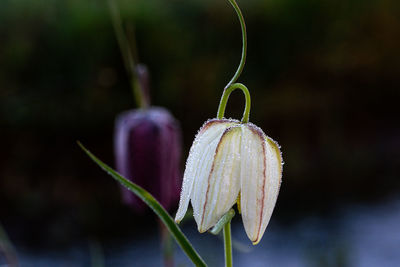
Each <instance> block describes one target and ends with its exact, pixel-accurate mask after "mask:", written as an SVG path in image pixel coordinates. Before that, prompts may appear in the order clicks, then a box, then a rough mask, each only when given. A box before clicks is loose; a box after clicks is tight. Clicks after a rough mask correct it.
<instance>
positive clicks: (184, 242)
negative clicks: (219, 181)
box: [78, 142, 207, 267]
mask: <svg viewBox="0 0 400 267" xmlns="http://www.w3.org/2000/svg"><path fill="white" fill-rule="evenodd" d="M78 145H79V146H80V147H81V149H82V150H83V151H84V152H85V153H86V154H87V155H88V156H89V157H90V158H91V159H92V160H93V161H94V162H95V163H96V164H97V165H98V166H99V167H101V168H102V169H103V170H104V171H106V172H107V173H108V174H109V175H111V176H112V177H113V178H114V179H115V180H117V181H118V182H119V183H120V184H121V185H123V186H124V187H126V188H127V189H128V190H129V191H131V192H133V193H134V194H135V195H136V196H138V197H139V198H140V199H142V200H143V201H144V203H146V204H147V206H149V207H150V208H151V209H152V210H153V211H154V213H156V214H157V216H158V217H159V218H160V220H161V221H162V222H163V223H164V225H165V226H166V227H167V229H168V230H169V232H170V233H171V234H172V236H173V237H174V238H175V240H176V242H177V243H178V244H179V246H180V247H181V248H182V250H183V251H184V252H185V253H186V255H187V256H188V257H189V258H190V260H191V261H192V262H193V263H194V264H195V265H196V266H200V267H203V266H207V265H206V263H205V262H204V261H203V259H202V258H201V257H200V255H199V254H198V253H197V252H196V250H195V249H194V248H193V246H192V244H191V243H190V242H189V240H188V239H187V238H186V236H185V235H184V234H183V232H182V231H181V229H180V228H179V226H178V225H177V224H176V223H175V221H174V219H173V218H172V217H171V216H170V215H169V214H168V212H167V211H166V210H165V209H164V208H163V207H162V206H161V204H160V203H159V202H158V201H157V200H156V199H155V198H154V197H153V196H152V195H151V194H150V193H149V192H148V191H146V190H145V189H143V188H142V187H140V186H138V185H137V184H134V183H132V182H131V181H129V180H127V179H126V178H124V177H122V176H121V175H120V174H118V173H117V172H116V171H115V170H113V169H112V168H111V167H109V166H108V165H106V164H105V163H104V162H102V161H101V160H100V159H98V158H97V157H96V156H95V155H93V154H92V153H91V152H90V151H89V150H87V149H86V148H85V147H84V146H83V145H82V144H81V143H79V142H78Z"/></svg>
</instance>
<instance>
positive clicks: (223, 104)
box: [217, 83, 251, 123]
mask: <svg viewBox="0 0 400 267" xmlns="http://www.w3.org/2000/svg"><path fill="white" fill-rule="evenodd" d="M236 89H240V90H242V92H243V94H244V97H245V100H246V104H245V108H244V112H243V117H242V123H248V122H249V116H250V106H251V98H250V92H249V89H247V87H246V86H245V85H244V84H241V83H234V84H231V85H229V86H228V87H227V88H225V89H224V92H223V93H222V97H221V101H220V102H219V106H218V113H217V118H218V119H222V118H223V117H224V115H225V108H226V104H227V103H228V99H229V96H230V95H231V93H232V92H233V91H234V90H236Z"/></svg>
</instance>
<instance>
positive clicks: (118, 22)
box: [108, 0, 148, 108]
mask: <svg viewBox="0 0 400 267" xmlns="http://www.w3.org/2000/svg"><path fill="white" fill-rule="evenodd" d="M108 4H109V8H110V13H111V20H112V24H113V26H114V31H115V36H116V38H117V41H118V45H119V49H120V51H121V55H122V60H123V61H124V65H125V69H126V71H127V73H128V76H129V79H130V83H131V87H132V93H133V97H134V99H135V102H136V104H137V106H138V107H139V108H147V107H148V101H147V99H146V97H145V95H144V92H143V88H141V87H140V81H138V77H137V76H138V75H137V72H136V65H135V60H134V52H132V50H135V49H131V46H130V45H129V40H128V38H127V36H126V34H125V32H124V29H123V26H122V19H121V15H120V12H119V9H118V6H117V4H116V2H115V0H108ZM131 39H133V40H134V38H131Z"/></svg>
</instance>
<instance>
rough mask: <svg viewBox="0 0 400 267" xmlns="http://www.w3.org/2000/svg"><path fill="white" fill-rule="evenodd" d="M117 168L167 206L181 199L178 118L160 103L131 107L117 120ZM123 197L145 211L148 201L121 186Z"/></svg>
mask: <svg viewBox="0 0 400 267" xmlns="http://www.w3.org/2000/svg"><path fill="white" fill-rule="evenodd" d="M114 150H115V151H114V152H115V159H116V168H117V170H118V172H119V173H121V174H122V175H123V176H125V177H126V178H127V179H129V180H131V181H132V182H135V183H136V184H138V185H140V186H142V187H143V188H145V189H146V190H148V191H149V192H150V193H151V194H152V195H153V196H154V197H155V198H156V199H157V200H158V201H159V202H160V203H161V204H162V205H163V206H164V208H166V209H169V208H171V207H173V206H174V205H175V204H177V201H178V200H179V193H180V188H179V187H180V183H181V173H180V170H179V166H180V155H181V131H180V127H179V123H178V121H177V120H176V119H175V118H174V117H173V116H172V115H171V114H170V113H169V112H168V110H166V109H164V108H160V107H150V108H148V109H137V110H129V111H126V112H124V113H122V114H120V115H119V116H118V117H117V119H116V123H115V135H114ZM122 196H123V201H124V203H126V204H127V205H129V206H130V207H132V208H133V209H134V210H136V211H139V212H142V211H144V210H145V208H146V206H145V204H144V203H143V202H142V201H141V200H140V199H139V198H137V197H136V196H135V195H134V194H133V193H132V192H130V191H128V190H127V189H125V188H122Z"/></svg>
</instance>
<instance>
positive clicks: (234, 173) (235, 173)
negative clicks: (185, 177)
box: [198, 126, 241, 232]
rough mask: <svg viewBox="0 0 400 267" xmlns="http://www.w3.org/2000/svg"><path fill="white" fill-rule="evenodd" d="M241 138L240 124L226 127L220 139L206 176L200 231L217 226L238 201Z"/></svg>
mask: <svg viewBox="0 0 400 267" xmlns="http://www.w3.org/2000/svg"><path fill="white" fill-rule="evenodd" d="M240 140H241V129H240V127H238V126H232V127H229V128H227V129H226V130H225V131H224V133H223V134H222V136H221V138H220V140H219V143H218V145H217V147H216V152H215V155H214V157H213V160H212V167H211V170H210V173H209V175H208V177H207V182H206V184H207V190H206V195H205V200H204V204H203V207H202V210H201V211H200V214H201V222H200V224H199V225H198V228H199V232H205V231H207V230H208V229H210V228H211V227H212V226H214V225H215V224H216V223H217V222H218V220H219V219H221V217H222V216H223V215H224V214H225V213H227V212H228V211H229V209H230V208H231V207H232V206H233V205H234V204H235V202H236V199H237V196H238V194H239V190H240V163H239V162H240V154H239V153H240Z"/></svg>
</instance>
